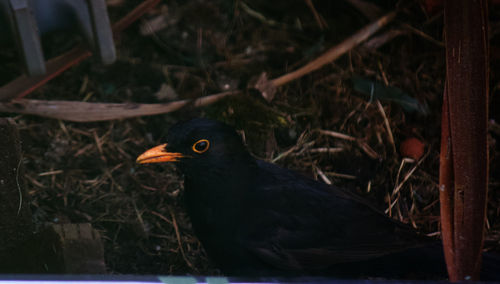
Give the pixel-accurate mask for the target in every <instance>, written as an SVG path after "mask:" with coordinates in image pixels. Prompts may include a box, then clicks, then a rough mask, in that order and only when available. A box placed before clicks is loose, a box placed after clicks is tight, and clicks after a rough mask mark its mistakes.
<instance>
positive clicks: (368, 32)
mask: <svg viewBox="0 0 500 284" xmlns="http://www.w3.org/2000/svg"><path fill="white" fill-rule="evenodd" d="M395 16H396V11H392V12H390V13H388V14H386V15H384V16H382V17H381V18H379V19H378V20H377V21H375V22H373V23H371V24H368V25H367V26H365V27H364V28H362V29H361V30H359V31H358V32H357V33H355V34H354V35H352V36H351V37H349V38H347V39H346V40H344V41H343V42H341V43H340V44H338V45H337V46H334V47H332V48H331V49H329V50H328V51H326V52H325V53H323V54H322V55H320V56H319V57H318V58H316V59H315V60H313V61H311V62H309V63H308V64H306V65H305V66H303V67H301V68H299V69H297V70H295V71H292V72H290V73H287V74H285V75H283V76H280V77H278V78H276V79H273V80H268V79H267V75H266V74H265V73H263V74H262V75H261V76H260V78H259V80H258V81H257V83H256V84H255V88H256V89H258V90H259V91H260V92H261V93H262V95H263V96H264V98H266V99H267V100H268V101H271V100H272V99H273V98H274V93H275V92H276V88H277V87H279V86H282V85H284V84H287V83H289V82H291V81H293V80H296V79H298V78H300V77H302V76H304V75H306V74H309V73H311V72H313V71H315V70H317V69H319V68H321V67H323V66H324V65H326V64H328V63H330V62H332V61H333V60H335V59H337V58H338V57H340V56H341V55H343V54H344V53H346V52H348V51H349V50H351V49H353V48H354V47H355V46H357V45H358V44H360V43H362V42H363V41H365V40H366V39H367V38H369V37H370V36H372V35H373V34H374V33H376V32H377V31H378V30H380V29H381V28H382V27H384V26H385V25H387V24H388V23H389V22H391V21H392V20H393V19H394V18H395Z"/></svg>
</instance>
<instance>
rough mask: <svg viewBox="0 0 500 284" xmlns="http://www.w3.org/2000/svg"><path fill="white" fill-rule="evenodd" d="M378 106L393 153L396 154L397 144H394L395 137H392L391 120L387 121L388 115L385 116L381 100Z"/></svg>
mask: <svg viewBox="0 0 500 284" xmlns="http://www.w3.org/2000/svg"><path fill="white" fill-rule="evenodd" d="M376 104H377V108H378V110H379V112H380V114H381V115H382V117H383V118H384V124H385V128H386V129H387V138H388V139H389V143H390V144H391V146H392V151H393V153H396V144H395V143H394V136H392V129H391V124H390V123H389V119H387V115H386V114H385V110H384V107H383V106H382V104H381V103H380V101H379V100H377V103H376Z"/></svg>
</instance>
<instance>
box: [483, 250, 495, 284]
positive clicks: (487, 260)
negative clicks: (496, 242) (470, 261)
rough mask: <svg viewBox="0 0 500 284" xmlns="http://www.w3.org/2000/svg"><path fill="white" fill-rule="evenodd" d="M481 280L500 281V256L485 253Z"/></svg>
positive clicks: (493, 253)
mask: <svg viewBox="0 0 500 284" xmlns="http://www.w3.org/2000/svg"><path fill="white" fill-rule="evenodd" d="M481 280H483V281H500V254H499V253H495V252H485V253H483V264H482V266H481Z"/></svg>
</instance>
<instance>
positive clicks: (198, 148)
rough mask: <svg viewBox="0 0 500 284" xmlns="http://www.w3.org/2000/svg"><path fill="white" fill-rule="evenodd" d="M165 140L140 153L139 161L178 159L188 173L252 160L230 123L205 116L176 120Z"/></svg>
mask: <svg viewBox="0 0 500 284" xmlns="http://www.w3.org/2000/svg"><path fill="white" fill-rule="evenodd" d="M162 142H163V143H162V144H161V145H158V146H156V147H153V148H151V149H149V150H147V151H146V152H144V153H143V154H141V155H140V156H139V157H138V158H137V163H139V164H148V163H163V162H177V163H178V164H179V166H180V169H181V170H182V171H183V172H184V173H185V174H188V175H189V174H191V173H194V174H199V173H201V172H205V171H212V170H214V169H221V168H230V167H232V166H235V165H236V164H241V163H252V162H253V159H252V158H251V156H250V154H249V153H248V152H247V150H246V149H245V146H244V145H243V143H242V141H241V138H240V137H239V135H238V134H237V133H236V132H235V131H234V130H233V129H232V128H231V127H230V126H228V125H226V124H224V123H221V122H218V121H214V120H209V119H205V118H197V119H192V120H189V121H186V122H180V123H177V124H175V125H174V126H172V128H170V130H169V131H168V134H167V136H166V139H165V140H164V141H162Z"/></svg>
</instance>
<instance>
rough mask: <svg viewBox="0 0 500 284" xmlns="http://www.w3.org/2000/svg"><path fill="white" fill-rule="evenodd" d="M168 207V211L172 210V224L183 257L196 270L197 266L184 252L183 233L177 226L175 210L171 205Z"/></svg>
mask: <svg viewBox="0 0 500 284" xmlns="http://www.w3.org/2000/svg"><path fill="white" fill-rule="evenodd" d="M167 208H168V211H169V212H170V216H171V217H172V226H174V230H175V236H176V237H177V244H178V245H179V249H180V250H181V254H182V258H183V259H184V261H185V262H186V264H187V265H188V266H189V267H190V268H192V269H194V270H196V268H195V267H194V266H193V264H191V262H190V261H189V260H188V259H187V257H186V254H185V253H184V248H183V247H182V241H181V234H180V233H179V227H178V226H177V221H176V220H175V215H174V211H173V210H172V208H170V206H167Z"/></svg>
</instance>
